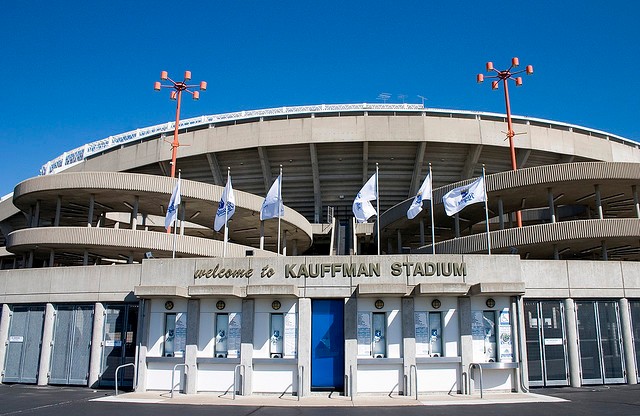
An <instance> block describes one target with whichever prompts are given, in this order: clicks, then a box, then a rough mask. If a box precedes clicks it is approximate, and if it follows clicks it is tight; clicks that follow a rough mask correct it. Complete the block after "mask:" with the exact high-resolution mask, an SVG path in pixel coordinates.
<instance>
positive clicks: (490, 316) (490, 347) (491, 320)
mask: <svg viewBox="0 0 640 416" xmlns="http://www.w3.org/2000/svg"><path fill="white" fill-rule="evenodd" d="M482 322H483V325H484V359H485V362H489V363H492V362H495V361H497V360H496V313H495V311H483V312H482Z"/></svg>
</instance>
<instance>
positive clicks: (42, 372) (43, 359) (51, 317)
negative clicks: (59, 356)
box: [38, 303, 56, 386]
mask: <svg viewBox="0 0 640 416" xmlns="http://www.w3.org/2000/svg"><path fill="white" fill-rule="evenodd" d="M55 320H56V310H55V308H54V307H53V305H52V304H51V303H47V305H46V307H45V312H44V327H43V329H42V346H41V347H40V363H39V365H38V386H46V385H47V384H49V368H50V367H51V347H52V346H53V345H52V344H53V326H54V323H55Z"/></svg>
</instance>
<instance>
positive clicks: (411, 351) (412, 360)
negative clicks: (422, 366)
mask: <svg viewBox="0 0 640 416" xmlns="http://www.w3.org/2000/svg"><path fill="white" fill-rule="evenodd" d="M414 312H415V299H414V298H409V297H407V298H402V358H403V366H404V369H403V371H404V377H405V380H407V383H406V385H405V386H403V392H404V395H405V396H415V394H416V390H415V389H416V386H415V385H414V384H415V383H414V379H413V378H412V374H411V366H415V365H416V324H415V315H414ZM416 371H418V369H417V368H416ZM414 374H415V373H414Z"/></svg>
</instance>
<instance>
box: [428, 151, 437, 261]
mask: <svg viewBox="0 0 640 416" xmlns="http://www.w3.org/2000/svg"><path fill="white" fill-rule="evenodd" d="M429 180H430V181H431V196H430V197H429V203H430V205H431V251H432V253H433V254H436V230H435V222H434V220H433V175H432V174H431V162H429Z"/></svg>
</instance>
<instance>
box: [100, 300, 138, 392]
mask: <svg viewBox="0 0 640 416" xmlns="http://www.w3.org/2000/svg"><path fill="white" fill-rule="evenodd" d="M137 332H138V305H135V304H134V305H131V304H126V305H106V306H105V320H104V336H103V340H102V363H101V368H100V374H101V375H100V387H112V386H114V385H115V371H116V368H118V366H120V365H122V364H128V363H135V358H136V333H137ZM134 374H135V371H134V369H133V366H128V367H125V368H123V369H122V370H120V371H119V372H118V386H123V387H133V377H134Z"/></svg>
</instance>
